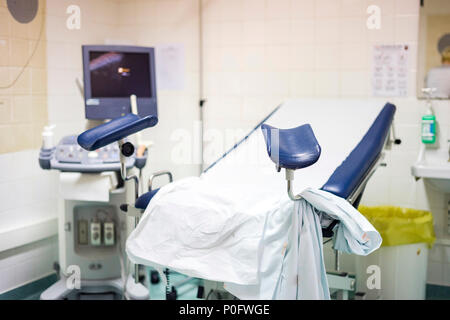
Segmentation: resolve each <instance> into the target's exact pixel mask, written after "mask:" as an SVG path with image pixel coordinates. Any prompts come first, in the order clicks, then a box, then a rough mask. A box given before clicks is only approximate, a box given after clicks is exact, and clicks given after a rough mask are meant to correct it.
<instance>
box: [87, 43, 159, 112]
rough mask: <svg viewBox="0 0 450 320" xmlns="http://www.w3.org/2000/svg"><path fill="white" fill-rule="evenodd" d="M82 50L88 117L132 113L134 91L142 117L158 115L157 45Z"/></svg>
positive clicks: (89, 47)
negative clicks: (131, 97)
mask: <svg viewBox="0 0 450 320" xmlns="http://www.w3.org/2000/svg"><path fill="white" fill-rule="evenodd" d="M82 50H83V76H84V99H85V100H84V102H85V116H86V119H114V118H117V117H120V116H123V115H125V114H127V113H131V103H130V96H131V95H133V94H134V95H136V97H137V109H138V114H139V115H140V116H147V115H154V116H156V117H157V116H158V114H157V103H156V82H155V81H156V79H155V53H154V49H153V48H149V47H135V46H109V45H95V46H82Z"/></svg>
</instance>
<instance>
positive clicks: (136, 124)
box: [77, 113, 158, 150]
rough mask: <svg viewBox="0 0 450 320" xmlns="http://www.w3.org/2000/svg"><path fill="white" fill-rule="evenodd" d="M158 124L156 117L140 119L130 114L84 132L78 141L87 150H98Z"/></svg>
mask: <svg viewBox="0 0 450 320" xmlns="http://www.w3.org/2000/svg"><path fill="white" fill-rule="evenodd" d="M157 123H158V118H157V117H155V116H146V117H140V116H137V115H135V114H132V113H129V114H127V115H125V116H123V117H120V118H116V119H113V120H111V121H109V122H106V123H104V124H101V125H99V126H97V127H95V128H92V129H89V130H87V131H85V132H83V133H82V134H80V135H79V136H78V138H77V141H78V144H79V145H80V146H81V147H83V148H84V149H86V150H96V149H98V148H101V147H104V146H106V145H108V144H110V143H113V142H116V141H119V140H121V139H123V138H125V137H127V136H129V135H132V134H133V133H136V132H139V131H141V130H144V129H146V128H149V127H153V126H154V125H156V124H157Z"/></svg>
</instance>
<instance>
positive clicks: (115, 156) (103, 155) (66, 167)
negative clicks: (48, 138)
mask: <svg viewBox="0 0 450 320" xmlns="http://www.w3.org/2000/svg"><path fill="white" fill-rule="evenodd" d="M146 160H147V155H146V154H144V157H141V158H136V155H135V154H133V155H132V156H131V157H128V158H127V160H126V161H127V162H126V167H127V168H132V167H133V166H137V167H138V168H139V167H141V166H142V167H143V166H144V165H145V162H146ZM39 165H40V166H41V168H42V169H48V170H49V169H56V170H60V171H64V172H92V173H94V172H104V171H120V151H119V146H118V144H117V143H112V144H110V145H107V146H104V147H102V148H99V149H97V150H94V151H87V150H85V149H83V148H82V147H80V145H79V144H78V142H77V136H76V135H73V136H66V137H64V138H63V139H61V141H60V142H59V143H58V145H57V146H56V147H54V148H52V149H41V151H40V153H39Z"/></svg>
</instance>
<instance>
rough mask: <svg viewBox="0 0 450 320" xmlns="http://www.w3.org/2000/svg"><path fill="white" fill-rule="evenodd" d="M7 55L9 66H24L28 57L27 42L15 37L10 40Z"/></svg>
mask: <svg viewBox="0 0 450 320" xmlns="http://www.w3.org/2000/svg"><path fill="white" fill-rule="evenodd" d="M9 54H10V65H11V66H14V67H22V66H24V65H25V64H26V62H27V60H28V59H29V57H30V50H29V43H28V40H26V39H20V38H15V37H13V38H11V41H10V50H9Z"/></svg>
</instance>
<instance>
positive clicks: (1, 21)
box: [0, 7, 11, 37]
mask: <svg viewBox="0 0 450 320" xmlns="http://www.w3.org/2000/svg"><path fill="white" fill-rule="evenodd" d="M10 23H11V19H10V14H9V12H8V9H6V8H4V7H0V37H8V36H9V35H10V34H11V25H10Z"/></svg>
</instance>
